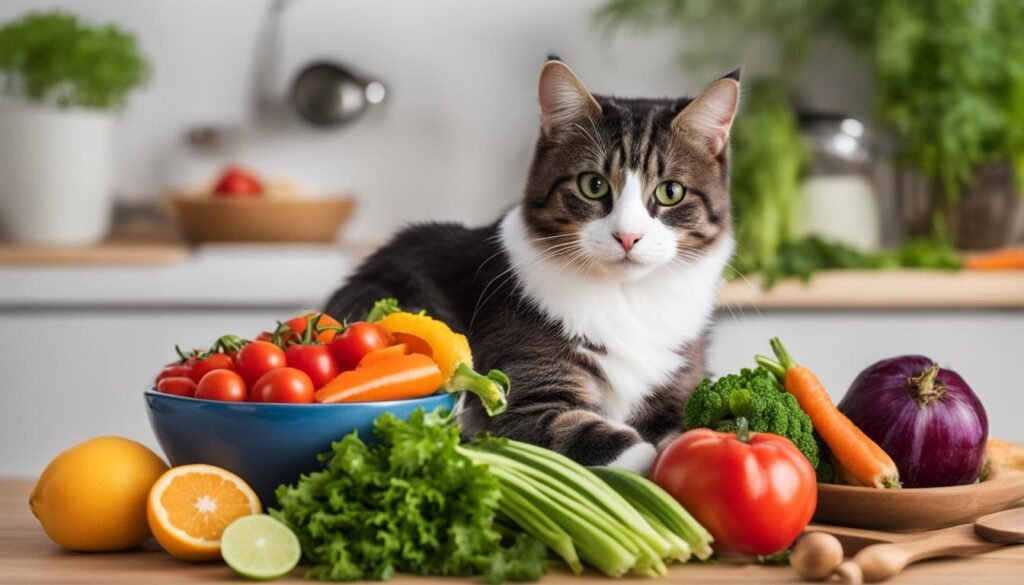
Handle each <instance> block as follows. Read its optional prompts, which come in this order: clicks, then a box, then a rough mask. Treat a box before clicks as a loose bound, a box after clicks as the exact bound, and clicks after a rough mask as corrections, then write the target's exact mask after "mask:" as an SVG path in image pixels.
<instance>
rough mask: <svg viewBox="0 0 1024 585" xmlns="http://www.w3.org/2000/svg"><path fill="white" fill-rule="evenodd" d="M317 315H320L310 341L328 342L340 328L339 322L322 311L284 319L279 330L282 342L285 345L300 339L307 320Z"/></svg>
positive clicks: (304, 330) (307, 322)
mask: <svg viewBox="0 0 1024 585" xmlns="http://www.w3.org/2000/svg"><path fill="white" fill-rule="evenodd" d="M317 316H319V317H320V320H319V321H317V322H316V327H317V331H315V332H313V335H312V337H311V341H318V342H320V343H330V342H331V340H332V339H334V337H335V336H336V335H337V334H338V329H341V323H338V320H337V319H335V318H334V317H331V316H330V315H327V314H324V313H306V314H305V315H299V316H298V317H295V318H294V319H289V320H288V321H286V322H285V328H284V329H283V330H282V331H281V340H282V343H283V344H284V345H286V346H287V345H290V344H292V343H296V342H298V341H299V340H300V339H302V336H303V335H304V334H305V333H306V326H307V325H308V324H309V320H310V319H316V318H317Z"/></svg>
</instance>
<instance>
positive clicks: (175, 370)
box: [156, 365, 192, 384]
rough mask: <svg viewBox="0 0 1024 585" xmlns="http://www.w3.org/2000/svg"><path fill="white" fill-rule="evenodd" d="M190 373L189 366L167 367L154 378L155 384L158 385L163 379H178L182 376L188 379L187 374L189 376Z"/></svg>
mask: <svg viewBox="0 0 1024 585" xmlns="http://www.w3.org/2000/svg"><path fill="white" fill-rule="evenodd" d="M191 373H192V368H191V367H189V366H184V365H175V366H167V367H166V368H164V369H163V370H161V371H160V373H159V374H157V376H156V383H157V384H159V383H160V380H163V379H164V378H180V377H182V376H184V377H185V378H188V377H189V374H191Z"/></svg>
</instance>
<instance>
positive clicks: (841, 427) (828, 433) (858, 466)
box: [756, 338, 900, 488]
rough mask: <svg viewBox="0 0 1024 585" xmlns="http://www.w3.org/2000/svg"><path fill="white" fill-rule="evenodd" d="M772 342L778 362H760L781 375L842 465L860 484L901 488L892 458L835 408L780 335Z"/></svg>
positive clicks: (824, 391) (763, 360)
mask: <svg viewBox="0 0 1024 585" xmlns="http://www.w3.org/2000/svg"><path fill="white" fill-rule="evenodd" d="M771 344H772V349H773V350H774V352H775V355H776V357H778V359H779V362H774V361H772V360H770V359H768V358H766V357H764V356H757V358H756V359H757V363H758V364H760V365H761V366H763V367H764V368H766V369H768V370H769V371H771V372H772V373H774V374H775V375H776V376H778V377H779V379H780V381H781V382H782V387H783V388H785V389H786V392H789V393H790V394H792V395H793V397H794V398H796V401H797V403H798V404H799V405H800V409H801V410H803V411H804V412H806V413H807V416H809V417H810V418H811V424H813V425H814V430H816V431H818V434H819V435H821V438H822V439H824V440H825V443H827V444H828V447H829V449H831V450H832V455H833V456H834V457H835V458H836V460H837V461H838V462H839V464H840V465H841V466H842V467H843V468H844V469H845V470H846V471H847V472H849V474H850V475H851V476H853V478H854V479H855V480H857V482H858V483H860V484H861V485H865V486H873V487H878V488H895V487H900V474H899V470H898V469H897V468H896V463H895V462H893V460H892V457H889V455H888V454H887V453H886V452H885V451H883V450H882V448H881V447H879V446H878V443H876V442H874V441H873V440H871V437H868V436H867V435H865V434H864V432H863V431H861V430H860V429H859V428H858V427H857V425H855V424H853V421H851V420H850V419H849V418H847V417H846V415H845V414H843V413H842V412H840V411H839V409H838V408H836V405H835V404H834V403H833V402H832V398H830V397H829V395H828V392H827V391H826V390H825V386H824V385H823V384H822V383H821V381H820V380H818V377H817V376H816V375H814V372H812V371H811V370H809V369H807V368H806V367H804V366H801V365H798V364H796V363H795V362H794V361H793V358H792V357H790V355H789V352H787V351H786V348H785V347H783V345H782V342H781V341H779V339H778V338H773V339H772V340H771Z"/></svg>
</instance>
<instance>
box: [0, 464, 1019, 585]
mask: <svg viewBox="0 0 1024 585" xmlns="http://www.w3.org/2000/svg"><path fill="white" fill-rule="evenodd" d="M31 486H32V484H31V482H29V481H25V480H0V583H25V584H29V583H40V584H42V583H45V584H52V583H96V584H104V585H106V584H111V583H148V584H153V585H159V584H161V583H167V584H171V583H175V584H177V583H183V582H189V581H235V582H243V581H242V579H241V578H239V577H236V576H235V575H234V573H233V572H232V571H231V569H229V568H228V567H227V566H226V565H224V564H222V563H185V562H180V561H177V560H175V559H173V558H171V557H170V556H168V555H167V554H165V553H164V552H163V551H161V550H159V548H158V547H157V545H156V544H155V543H154V542H153V541H149V542H148V543H146V544H145V545H144V546H143V548H142V549H140V550H135V551H129V552H121V553H105V554H81V553H71V552H67V551H64V550H61V549H60V548H58V547H57V546H56V545H54V544H53V543H52V542H50V541H49V540H48V539H47V538H46V535H45V534H43V531H42V529H41V528H40V527H39V524H38V522H36V520H35V518H33V517H32V514H31V513H30V512H29V509H28V503H27V501H28V493H29V491H30V490H31ZM1022 571H1024V546H1019V547H1014V548H1007V549H1002V550H998V551H995V552H991V553H988V554H987V555H984V556H981V557H975V558H971V559H947V560H939V561H932V562H928V563H922V564H919V565H915V566H912V567H910V568H909V569H907V570H906V571H905V572H904V573H903V574H902V575H900V576H899V577H897V578H895V579H893V580H892V581H890V582H891V583H893V584H894V585H900V584H904V585H909V584H914V583H922V584H923V583H928V584H942V583H949V584H956V585H961V584H963V583H968V582H970V583H986V584H987V583H1020V575H1021V573H1022ZM438 580H439V579H425V578H415V577H404V576H397V577H395V579H393V580H392V581H390V583H394V584H396V585H404V584H422V583H428V582H436V581H438ZM450 581H456V580H454V579H452V580H450ZM458 581H461V582H465V583H479V582H480V580H479V579H459V580H458ZM542 582H543V583H569V584H576V585H586V584H589V583H603V584H608V583H648V584H649V583H652V582H654V581H652V580H650V579H621V580H618V581H611V580H608V579H605V578H603V577H600V576H598V575H595V574H587V575H585V576H583V577H579V578H576V577H573V576H571V575H569V574H567V573H561V572H558V571H554V572H552V573H551V574H549V575H548V576H547V577H545V578H544V579H543V580H542ZM658 582H661V583H687V584H689V585H700V584H703V583H709V584H717V583H722V584H725V583H729V584H734V583H796V582H799V579H798V578H797V576H796V574H795V573H794V572H793V571H792V570H790V569H789V568H787V567H765V566H758V565H733V564H727V563H716V564H709V565H699V564H692V565H680V566H676V567H673V568H672V569H671V570H670V572H669V575H668V577H667V578H665V579H663V580H661V581H658ZM275 583H295V584H298V583H304V584H308V583H310V581H306V580H304V579H302V569H301V568H299V569H296V571H295V572H294V573H293V574H292V575H291V576H290V577H288V578H285V579H281V580H279V581H275Z"/></svg>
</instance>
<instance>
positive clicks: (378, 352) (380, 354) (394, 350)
mask: <svg viewBox="0 0 1024 585" xmlns="http://www.w3.org/2000/svg"><path fill="white" fill-rule="evenodd" d="M408 353H409V346H408V345H406V344H404V343H397V344H395V345H389V346H387V347H382V348H380V349H375V350H373V351H371V352H370V353H368V354H366V355H364V356H363V359H361V360H359V365H357V366H356V368H357V369H358V368H365V367H367V366H372V365H373V364H376V363H377V362H382V361H384V360H389V359H391V358H396V357H400V356H403V355H406V354H408Z"/></svg>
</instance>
